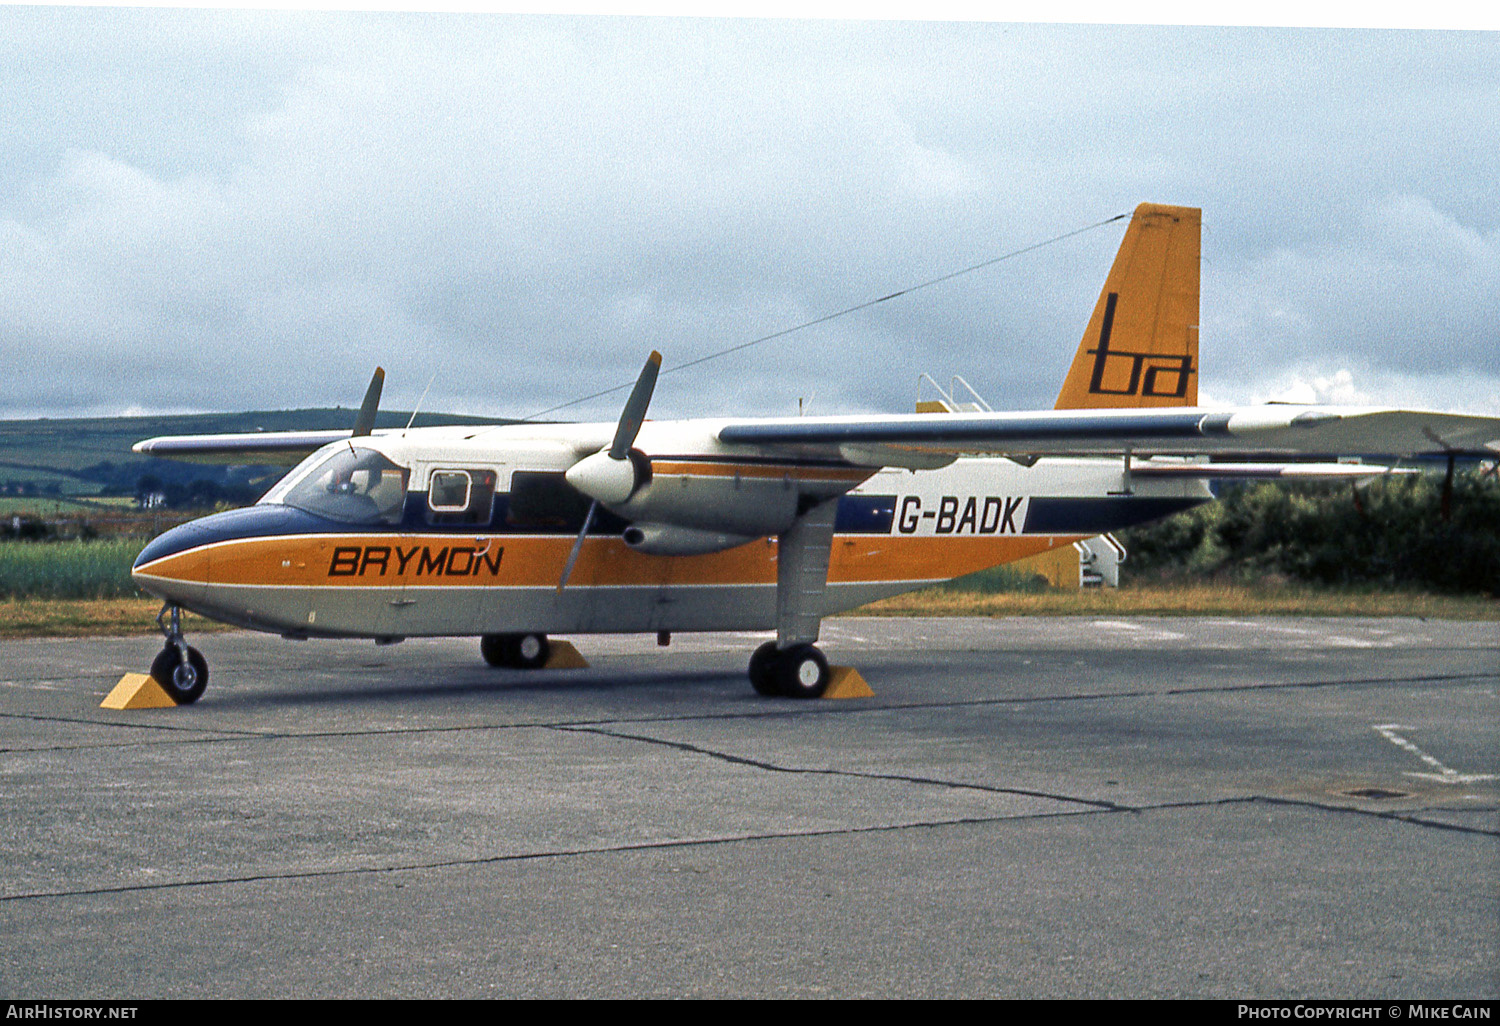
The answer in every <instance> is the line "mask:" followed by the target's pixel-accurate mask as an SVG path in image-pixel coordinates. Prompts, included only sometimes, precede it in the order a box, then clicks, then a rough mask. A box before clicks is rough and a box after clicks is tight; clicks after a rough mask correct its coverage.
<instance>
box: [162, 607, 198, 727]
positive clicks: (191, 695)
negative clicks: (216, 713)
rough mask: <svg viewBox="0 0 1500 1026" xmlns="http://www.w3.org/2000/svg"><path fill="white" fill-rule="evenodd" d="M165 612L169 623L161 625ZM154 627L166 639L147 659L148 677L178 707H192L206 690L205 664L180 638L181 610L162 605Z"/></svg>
mask: <svg viewBox="0 0 1500 1026" xmlns="http://www.w3.org/2000/svg"><path fill="white" fill-rule="evenodd" d="M168 613H170V614H171V619H170V621H169V622H168V623H162V620H163V619H164V618H165V617H167V615H168ZM156 626H157V627H159V628H161V632H162V634H164V635H165V636H166V639H167V645H166V647H165V648H163V649H162V650H161V653H160V654H159V655H158V656H157V657H156V658H155V659H153V660H151V678H152V679H153V680H154V681H156V683H158V684H160V685H161V687H162V690H163V691H165V692H166V693H167V695H168V696H169V697H170V698H171V699H172V701H174V702H176V703H177V704H178V705H192V704H193V703H194V702H196V701H198V697H199V696H200V695H202V694H203V689H204V688H206V687H208V661H207V660H206V659H204V658H203V653H201V652H199V651H198V650H197V649H196V648H192V647H190V646H189V645H188V643H187V641H186V639H184V638H183V636H182V610H181V609H179V608H178V607H177V606H174V605H172V604H171V603H168V604H166V605H164V606H162V607H161V612H160V613H157V614H156Z"/></svg>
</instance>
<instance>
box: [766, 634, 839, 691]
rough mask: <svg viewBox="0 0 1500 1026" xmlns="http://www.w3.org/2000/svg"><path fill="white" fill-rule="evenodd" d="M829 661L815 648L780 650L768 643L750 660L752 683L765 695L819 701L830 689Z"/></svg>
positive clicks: (793, 647)
mask: <svg viewBox="0 0 1500 1026" xmlns="http://www.w3.org/2000/svg"><path fill="white" fill-rule="evenodd" d="M829 676H830V674H829V670H828V660H827V659H825V658H824V657H823V653H822V652H820V651H818V647H817V646H816V645H810V644H805V643H804V644H798V645H792V646H790V647H789V648H785V649H779V648H777V647H776V642H774V641H768V642H766V643H765V644H764V645H762V646H760V648H757V649H756V650H755V654H754V655H752V656H751V657H750V683H751V684H753V685H755V690H756V691H758V692H759V693H760V694H762V695H767V696H779V697H783V698H819V697H821V696H822V694H823V692H825V691H827V690H828V680H829Z"/></svg>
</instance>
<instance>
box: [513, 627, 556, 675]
mask: <svg viewBox="0 0 1500 1026" xmlns="http://www.w3.org/2000/svg"><path fill="white" fill-rule="evenodd" d="M511 652H512V654H513V656H514V658H515V662H513V663H512V664H511V665H512V666H514V667H515V668H516V669H518V670H540V669H541V668H542V667H543V666H546V665H547V657H548V656H550V655H551V654H552V643H551V642H550V641H548V640H547V635H545V634H518V635H516V637H515V640H514V641H513V642H512V644H511Z"/></svg>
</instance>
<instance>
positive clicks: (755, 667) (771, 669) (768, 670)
mask: <svg viewBox="0 0 1500 1026" xmlns="http://www.w3.org/2000/svg"><path fill="white" fill-rule="evenodd" d="M779 654H780V653H779V652H778V651H777V649H776V642H774V641H768V642H766V643H765V644H764V645H762V646H760V648H757V649H756V650H755V653H754V654H753V655H752V656H751V657H750V670H749V673H750V683H751V685H752V686H754V688H755V691H756V693H757V694H760V695H765V696H766V697H767V698H775V697H777V696H778V695H780V694H781V685H780V683H778V682H777V680H776V657H777V656H778V655H779Z"/></svg>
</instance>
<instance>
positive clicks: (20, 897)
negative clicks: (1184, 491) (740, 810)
mask: <svg viewBox="0 0 1500 1026" xmlns="http://www.w3.org/2000/svg"><path fill="white" fill-rule="evenodd" d="M1256 804H1267V805H1273V806H1283V807H1287V808H1296V809H1307V810H1311V811H1314V812H1326V813H1334V814H1352V815H1356V816H1366V817H1371V818H1376V819H1385V820H1393V821H1396V822H1402V823H1407V824H1411V825H1415V826H1421V827H1427V828H1432V829H1438V830H1445V831H1452V832H1457V833H1465V834H1479V835H1483V836H1488V837H1500V831H1496V830H1488V829H1482V828H1477V827H1464V826H1458V825H1455V824H1452V823H1442V822H1435V821H1431V820H1422V819H1419V818H1416V817H1413V816H1407V815H1403V814H1400V813H1391V812H1381V811H1378V810H1370V809H1353V808H1348V807H1344V806H1338V805H1326V804H1323V803H1321V802H1312V801H1303V800H1298V799H1289V798H1276V797H1272V796H1268V795H1244V796H1240V797H1234V798H1216V799H1211V800H1207V801H1192V802H1164V803H1161V804H1159V805H1142V806H1138V807H1134V808H1125V807H1123V806H1121V807H1117V808H1113V809H1110V808H1084V809H1072V810H1060V811H1053V812H1033V813H1019V814H1010V815H1002V816H955V817H950V818H945V819H925V820H914V821H908V822H904V823H879V824H873V825H866V826H851V827H829V828H825V829H813V830H786V831H771V832H766V833H753V834H727V835H722V836H717V837H685V838H672V839H668V840H663V841H637V842H631V843H625V844H613V845H597V846H593V847H585V848H558V849H552V850H544V851H531V852H512V853H509V854H505V855H480V856H474V857H472V858H459V859H437V860H431V861H426V862H407V863H392V864H390V865H385V866H357V867H349V868H343V869H307V870H295V871H289V872H282V873H251V874H245V875H243V876H222V877H205V878H201V879H196V880H163V881H159V882H154V883H136V884H118V885H115V886H111V887H87V888H77V889H73V890H56V891H32V892H25V893H19V894H0V904H5V903H9V902H20V901H32V900H40V899H47V898H76V897H90V896H96V895H107V894H128V893H136V892H142V891H166V890H177V889H182V888H189V887H219V886H228V885H233V884H252V883H274V882H279V881H293V880H315V879H327V878H331V877H350V876H374V875H379V874H385V873H412V872H423V871H428V870H436V869H461V868H465V867H470V866H486V865H500V864H504V863H511V862H538V861H547V860H552V859H569V858H579V857H583V856H588V855H618V854H631V853H635V852H651V851H670V850H674V849H685V848H706V847H715V846H719V845H730V844H742V843H745V842H750V841H778V840H799V839H803V838H809V839H815V838H824V837H852V836H858V835H860V834H876V833H889V832H894V831H902V830H930V829H940V828H943V827H952V826H994V825H1000V824H1004V823H1022V822H1036V821H1041V820H1052V819H1067V818H1071V817H1075V816H1107V815H1118V814H1119V813H1122V812H1132V813H1137V814H1144V813H1150V812H1176V811H1184V810H1197V809H1213V808H1232V807H1236V806H1252V805H1256Z"/></svg>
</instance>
